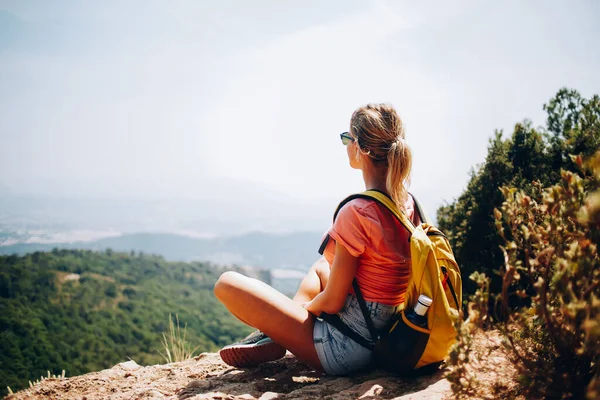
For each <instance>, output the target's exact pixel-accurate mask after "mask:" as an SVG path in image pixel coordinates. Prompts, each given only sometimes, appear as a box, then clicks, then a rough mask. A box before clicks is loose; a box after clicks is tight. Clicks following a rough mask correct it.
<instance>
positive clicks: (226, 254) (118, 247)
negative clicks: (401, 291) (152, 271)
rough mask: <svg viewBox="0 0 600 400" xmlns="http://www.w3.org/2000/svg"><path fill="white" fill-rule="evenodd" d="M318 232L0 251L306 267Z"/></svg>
mask: <svg viewBox="0 0 600 400" xmlns="http://www.w3.org/2000/svg"><path fill="white" fill-rule="evenodd" d="M321 236H322V234H321V233H317V232H295V233H286V234H275V233H263V232H253V233H248V234H244V235H240V236H235V237H223V238H221V237H219V238H213V239H202V238H191V237H188V236H183V235H175V234H165V233H137V234H127V235H123V236H117V237H110V238H104V239H99V240H96V241H92V242H73V243H16V244H12V245H9V246H0V254H19V255H23V254H29V253H33V252H36V251H49V250H52V249H53V248H61V249H89V250H105V249H112V250H114V251H123V252H130V251H135V252H143V253H146V254H157V255H160V256H162V257H164V258H166V259H167V260H171V261H211V262H215V263H219V264H238V265H249V266H254V267H261V268H268V269H298V270H306V269H308V268H309V267H310V265H312V263H314V262H315V260H317V258H318V257H319V254H318V253H317V249H318V247H319V245H320V240H321Z"/></svg>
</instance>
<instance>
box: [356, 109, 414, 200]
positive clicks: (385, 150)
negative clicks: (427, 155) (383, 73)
mask: <svg viewBox="0 0 600 400" xmlns="http://www.w3.org/2000/svg"><path fill="white" fill-rule="evenodd" d="M350 133H351V135H352V136H354V137H355V138H356V143H357V144H358V147H359V149H360V151H362V152H363V153H364V154H367V155H368V156H369V157H370V158H371V159H372V161H373V163H374V164H375V165H376V166H378V165H380V166H384V167H387V173H386V188H387V191H388V193H389V195H390V197H391V198H392V200H393V201H394V203H396V206H398V208H399V209H401V210H404V203H405V202H406V200H407V196H408V190H407V186H408V184H409V183H410V170H411V167H412V153H411V151H410V148H409V147H408V144H407V143H406V140H405V138H404V126H403V124H402V120H401V119H400V116H399V115H398V113H397V112H396V110H395V109H394V107H392V106H391V105H390V104H367V105H366V106H363V107H360V108H358V109H357V110H356V111H354V113H353V114H352V118H351V119H350Z"/></svg>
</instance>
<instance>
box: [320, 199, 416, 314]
mask: <svg viewBox="0 0 600 400" xmlns="http://www.w3.org/2000/svg"><path fill="white" fill-rule="evenodd" d="M405 213H406V215H407V217H408V218H409V219H410V220H411V221H413V223H415V225H418V223H419V218H418V213H415V212H414V201H413V199H412V196H410V195H409V196H408V200H407V202H406V204H405ZM327 233H329V236H330V237H331V239H332V240H329V243H327V246H326V247H325V251H324V252H323V256H324V257H325V259H326V260H327V262H328V263H329V265H330V266H331V265H332V263H333V257H334V256H335V243H336V242H339V243H340V244H341V245H343V246H344V247H345V248H346V249H347V250H348V252H349V253H350V254H351V255H353V256H354V257H358V268H357V270H356V276H355V278H356V281H357V282H358V286H359V287H360V289H361V291H362V294H363V296H364V298H365V300H367V301H375V302H378V303H383V304H387V305H392V306H396V305H398V304H401V303H403V302H404V293H405V292H406V289H407V287H408V278H409V274H410V243H409V233H408V230H407V229H406V228H405V227H404V226H403V225H402V224H401V223H400V221H398V219H397V218H396V217H395V216H394V215H393V214H392V213H391V212H390V211H389V210H388V209H387V208H386V207H385V206H383V205H381V204H379V203H378V202H377V201H374V200H369V199H354V200H351V201H350V202H348V203H346V204H345V205H344V206H343V207H342V208H341V209H340V211H339V213H338V215H337V217H336V219H335V222H334V223H333V225H332V227H331V228H329V230H328V232H327Z"/></svg>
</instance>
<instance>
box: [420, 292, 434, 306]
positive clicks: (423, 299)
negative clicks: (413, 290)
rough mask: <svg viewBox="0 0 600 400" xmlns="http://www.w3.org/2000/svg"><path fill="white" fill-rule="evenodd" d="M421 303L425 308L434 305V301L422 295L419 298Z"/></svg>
mask: <svg viewBox="0 0 600 400" xmlns="http://www.w3.org/2000/svg"><path fill="white" fill-rule="evenodd" d="M419 303H421V304H423V305H424V306H425V307H429V306H430V305H431V303H433V300H431V299H430V298H429V297H427V296H425V295H424V294H422V295H420V296H419Z"/></svg>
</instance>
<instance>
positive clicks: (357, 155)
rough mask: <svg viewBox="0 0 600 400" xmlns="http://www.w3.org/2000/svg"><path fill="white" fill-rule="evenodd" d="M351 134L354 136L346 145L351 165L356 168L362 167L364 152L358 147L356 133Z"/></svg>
mask: <svg viewBox="0 0 600 400" xmlns="http://www.w3.org/2000/svg"><path fill="white" fill-rule="evenodd" d="M350 135H351V136H352V137H353V138H354V140H352V141H351V142H350V143H348V145H347V146H346V153H347V154H348V161H349V162H350V167H352V168H354V169H361V157H362V153H361V152H360V150H359V148H358V143H357V141H356V138H355V137H354V135H352V134H351V133H350Z"/></svg>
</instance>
